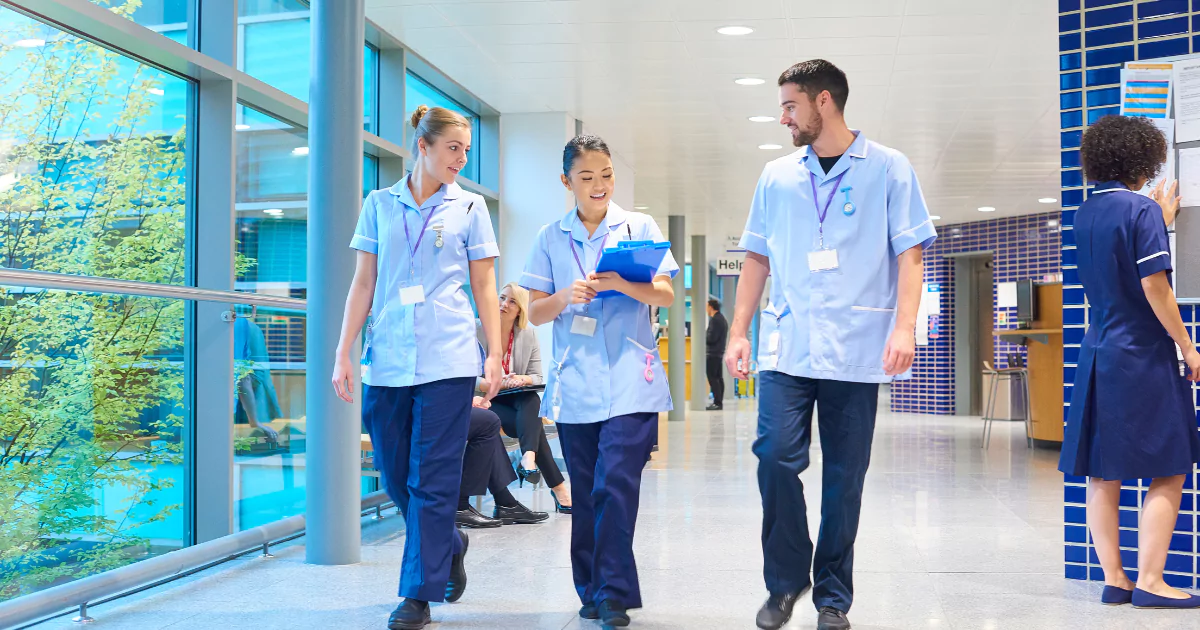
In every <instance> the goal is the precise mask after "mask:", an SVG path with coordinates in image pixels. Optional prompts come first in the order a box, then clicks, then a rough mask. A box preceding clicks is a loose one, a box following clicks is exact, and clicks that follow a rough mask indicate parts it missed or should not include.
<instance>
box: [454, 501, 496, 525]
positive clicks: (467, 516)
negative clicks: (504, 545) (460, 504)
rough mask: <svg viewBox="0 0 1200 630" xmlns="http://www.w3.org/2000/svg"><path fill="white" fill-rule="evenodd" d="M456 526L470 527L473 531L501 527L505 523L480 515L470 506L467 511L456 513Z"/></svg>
mask: <svg viewBox="0 0 1200 630" xmlns="http://www.w3.org/2000/svg"><path fill="white" fill-rule="evenodd" d="M454 524H455V525H458V526H459V527H468V528H471V529H482V528H486V527H500V526H501V525H503V524H504V523H502V522H500V520H499V519H495V518H489V517H487V516H484V515H483V514H480V513H479V510H476V509H475V506H468V507H467V509H465V510H459V511H457V512H455V513H454Z"/></svg>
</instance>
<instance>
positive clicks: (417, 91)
mask: <svg viewBox="0 0 1200 630" xmlns="http://www.w3.org/2000/svg"><path fill="white" fill-rule="evenodd" d="M404 79H405V80H404V103H405V107H406V109H407V110H408V111H406V112H404V120H406V121H407V120H409V119H411V118H412V115H413V112H415V111H417V108H418V107H420V106H421V105H428V106H429V107H443V108H445V109H449V110H451V111H455V112H458V113H460V114H462V115H463V116H465V117H466V118H467V120H470V121H471V151H470V153H468V154H467V168H465V169H463V172H462V175H463V177H466V178H467V179H469V180H471V181H476V182H477V181H479V156H480V154H481V150H480V146H479V145H480V143H481V142H482V138H481V137H480V133H479V114H477V113H475V112H473V111H471V110H469V109H467V108H466V106H464V105H463V104H462V103H459V102H458V101H456V100H454V99H452V98H450V97H449V96H446V95H445V94H443V93H442V91H441V90H439V89H437V88H435V87H433V86H432V85H430V84H429V82H428V81H426V80H425V79H422V78H421V77H419V76H417V75H416V74H414V73H413V72H412V71H409V72H408V73H407V75H406V76H405V77H404ZM411 129H412V128H411V127H409V136H408V142H410V143H411V142H412V135H411V133H412V132H411ZM405 148H409V146H408V145H405Z"/></svg>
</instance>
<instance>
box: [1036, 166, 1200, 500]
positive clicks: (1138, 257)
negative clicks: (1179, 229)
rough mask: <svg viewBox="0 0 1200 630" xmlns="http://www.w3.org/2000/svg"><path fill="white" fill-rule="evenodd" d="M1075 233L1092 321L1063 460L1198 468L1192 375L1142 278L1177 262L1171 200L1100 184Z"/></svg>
mask: <svg viewBox="0 0 1200 630" xmlns="http://www.w3.org/2000/svg"><path fill="white" fill-rule="evenodd" d="M1074 233H1075V241H1076V248H1077V256H1078V265H1079V279H1080V281H1081V282H1082V283H1083V289H1084V292H1085V293H1086V294H1087V298H1088V303H1089V304H1090V305H1091V310H1090V313H1089V316H1090V317H1089V324H1090V326H1089V327H1088V331H1087V335H1086V336H1085V337H1084V340H1083V346H1082V347H1081V348H1080V351H1079V367H1078V369H1077V370H1076V372H1075V387H1074V391H1073V393H1072V396H1071V408H1070V411H1069V413H1068V417H1067V427H1066V431H1065V435H1064V436H1063V447H1062V457H1061V459H1060V461H1059V465H1058V468H1059V470H1061V471H1062V472H1064V473H1067V474H1069V475H1082V476H1088V477H1096V478H1099V479H1105V480H1119V479H1135V478H1155V477H1170V476H1174V475H1182V474H1188V473H1191V472H1192V466H1193V464H1194V463H1195V462H1197V461H1200V436H1197V434H1196V410H1195V407H1194V405H1193V403H1192V391H1191V384H1190V383H1188V382H1187V380H1186V379H1185V378H1184V377H1183V376H1181V375H1180V372H1179V361H1178V354H1177V352H1176V348H1175V342H1174V341H1172V340H1171V337H1170V336H1169V335H1168V334H1167V331H1166V329H1164V328H1163V326H1162V324H1161V323H1159V321H1158V318H1157V317H1156V316H1155V315H1154V310H1153V309H1152V308H1151V307H1150V302H1149V300H1148V299H1147V298H1146V294H1145V291H1144V290H1143V289H1142V284H1141V281H1142V278H1146V277H1149V276H1152V275H1154V274H1156V273H1160V272H1163V271H1168V272H1169V271H1171V251H1170V241H1169V240H1168V236H1167V226H1166V224H1165V221H1164V220H1163V213H1162V208H1161V207H1159V205H1158V203H1156V202H1155V201H1154V200H1152V199H1149V198H1147V197H1144V196H1142V195H1139V194H1137V193H1134V192H1131V191H1130V190H1128V189H1127V188H1125V186H1124V185H1122V184H1120V183H1118V182H1108V183H1104V184H1100V185H1099V186H1097V187H1096V190H1095V192H1093V193H1092V195H1091V196H1090V197H1089V198H1088V200H1087V201H1086V202H1084V204H1083V205H1082V206H1080V208H1079V210H1078V211H1077V212H1076V214H1075V228H1074Z"/></svg>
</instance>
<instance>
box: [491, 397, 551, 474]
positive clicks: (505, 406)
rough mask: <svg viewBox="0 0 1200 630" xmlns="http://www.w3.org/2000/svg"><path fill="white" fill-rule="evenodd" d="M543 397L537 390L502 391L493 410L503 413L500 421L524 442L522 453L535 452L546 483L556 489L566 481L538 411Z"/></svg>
mask: <svg viewBox="0 0 1200 630" xmlns="http://www.w3.org/2000/svg"><path fill="white" fill-rule="evenodd" d="M541 406H542V399H541V398H539V397H538V395H537V393H535V392H516V393H513V394H502V395H500V396H497V397H495V398H493V399H492V411H495V412H496V415H498V416H500V424H501V426H503V427H504V432H505V433H506V434H508V435H509V436H510V437H515V438H517V441H519V442H520V443H521V453H525V452H527V451H533V453H534V460H535V461H536V462H537V467H538V469H539V470H541V471H542V477H543V478H545V480H546V485H547V486H549V487H551V488H554V487H557V486H558V485H559V484H561V483H562V482H563V475H562V472H561V471H560V470H559V469H558V463H557V462H555V461H554V452H553V451H551V450H550V442H549V441H547V440H546V429H545V427H543V426H542V418H541V416H539V415H538V410H539V408H540V407H541Z"/></svg>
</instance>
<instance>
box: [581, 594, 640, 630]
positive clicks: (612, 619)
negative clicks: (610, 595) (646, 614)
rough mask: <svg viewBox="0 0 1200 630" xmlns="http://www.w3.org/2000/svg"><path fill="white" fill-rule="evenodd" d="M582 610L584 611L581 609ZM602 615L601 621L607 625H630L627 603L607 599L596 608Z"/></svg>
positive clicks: (622, 626)
mask: <svg viewBox="0 0 1200 630" xmlns="http://www.w3.org/2000/svg"><path fill="white" fill-rule="evenodd" d="M580 612H582V611H580ZM596 612H597V613H598V614H599V615H600V623H601V624H602V625H604V626H605V627H613V628H624V627H626V626H628V625H629V613H628V612H626V608H625V604H622V603H621V602H614V601H613V600H611V599H606V600H604V601H602V602H600V605H599V606H598V607H597V608H596Z"/></svg>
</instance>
